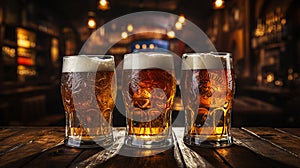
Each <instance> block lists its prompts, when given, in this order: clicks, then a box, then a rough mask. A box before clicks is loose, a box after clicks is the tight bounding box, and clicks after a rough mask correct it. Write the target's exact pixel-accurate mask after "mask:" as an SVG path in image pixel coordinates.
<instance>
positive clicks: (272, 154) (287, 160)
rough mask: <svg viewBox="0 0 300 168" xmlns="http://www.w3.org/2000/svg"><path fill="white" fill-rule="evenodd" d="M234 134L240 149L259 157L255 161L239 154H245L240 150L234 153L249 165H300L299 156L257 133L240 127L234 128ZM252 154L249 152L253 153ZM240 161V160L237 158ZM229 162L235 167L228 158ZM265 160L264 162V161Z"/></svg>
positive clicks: (235, 141)
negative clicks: (260, 136) (258, 135)
mask: <svg viewBox="0 0 300 168" xmlns="http://www.w3.org/2000/svg"><path fill="white" fill-rule="evenodd" d="M232 130H233V131H232V135H233V137H234V143H235V145H236V146H238V148H240V150H244V152H247V153H248V154H247V155H254V156H251V157H259V158H260V159H258V161H255V160H253V159H251V158H241V157H240V156H238V155H244V156H245V154H242V153H243V151H242V153H240V152H238V151H236V153H235V154H232V156H231V157H234V155H235V156H236V157H237V158H240V159H241V160H243V161H244V162H245V163H248V166H247V165H245V166H247V167H249V166H250V167H251V166H252V167H253V166H255V167H256V166H260V165H263V166H265V167H299V165H300V159H299V158H298V157H295V156H294V155H291V154H290V153H288V152H286V151H284V150H282V149H280V148H278V147H276V146H274V145H273V144H271V143H269V142H267V141H265V140H264V139H261V138H259V137H257V135H253V134H251V133H249V132H247V131H246V130H244V129H243V130H240V129H232ZM250 151H251V152H252V154H249V153H251V152H250ZM222 155H226V153H225V152H223V154H222ZM237 161H238V160H237ZM228 162H229V163H230V164H232V165H233V167H235V166H236V165H235V163H232V162H233V161H231V160H230V159H228ZM262 162H263V163H262Z"/></svg>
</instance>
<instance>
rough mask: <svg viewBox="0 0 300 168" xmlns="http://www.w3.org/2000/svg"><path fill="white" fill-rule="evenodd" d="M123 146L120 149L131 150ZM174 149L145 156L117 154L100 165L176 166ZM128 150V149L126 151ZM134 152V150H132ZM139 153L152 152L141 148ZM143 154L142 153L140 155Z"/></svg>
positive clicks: (131, 166) (159, 167)
mask: <svg viewBox="0 0 300 168" xmlns="http://www.w3.org/2000/svg"><path fill="white" fill-rule="evenodd" d="M123 147H124V148H123V149H122V150H131V149H130V148H127V147H126V146H123ZM173 151H174V149H173V148H170V149H168V150H166V151H163V152H161V153H158V154H155V155H151V156H146V157H128V156H123V155H117V156H115V157H114V158H113V159H110V160H108V161H106V162H104V163H103V164H101V167H106V168H116V167H120V165H122V167H127V168H136V167H157V168H166V167H174V168H176V167H178V165H177V164H176V160H175V158H174V153H173ZM126 152H129V151H126ZM133 152H136V151H133ZM140 152H141V153H147V155H148V154H149V153H148V152H153V151H150V150H143V152H142V151H140ZM141 156H143V155H141Z"/></svg>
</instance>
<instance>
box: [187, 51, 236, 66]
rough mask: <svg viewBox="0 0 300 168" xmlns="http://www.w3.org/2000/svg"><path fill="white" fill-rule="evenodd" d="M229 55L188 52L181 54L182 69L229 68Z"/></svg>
mask: <svg viewBox="0 0 300 168" xmlns="http://www.w3.org/2000/svg"><path fill="white" fill-rule="evenodd" d="M230 64H231V62H230V55H229V54H225V55H219V54H213V53H188V54H183V56H182V69H183V70H188V69H229V68H230Z"/></svg>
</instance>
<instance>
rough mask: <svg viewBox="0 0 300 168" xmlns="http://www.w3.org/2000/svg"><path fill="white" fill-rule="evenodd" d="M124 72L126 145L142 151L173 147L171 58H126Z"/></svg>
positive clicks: (143, 55)
mask: <svg viewBox="0 0 300 168" xmlns="http://www.w3.org/2000/svg"><path fill="white" fill-rule="evenodd" d="M123 68H124V70H123V83H122V90H123V99H124V103H125V108H126V117H127V132H126V139H125V144H127V145H130V146H136V147H141V148H155V147H164V146H168V145H172V142H173V141H172V131H171V111H172V106H173V99H174V96H175V90H176V81H175V77H174V64H173V59H172V55H170V54H166V53H154V52H151V53H150V52H149V53H132V54H127V55H125V58H124V67H123Z"/></svg>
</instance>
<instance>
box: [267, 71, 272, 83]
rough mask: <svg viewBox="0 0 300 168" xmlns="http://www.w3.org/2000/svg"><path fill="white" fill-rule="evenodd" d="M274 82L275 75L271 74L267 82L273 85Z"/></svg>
mask: <svg viewBox="0 0 300 168" xmlns="http://www.w3.org/2000/svg"><path fill="white" fill-rule="evenodd" d="M273 81H274V74H272V73H270V74H268V75H267V82H268V83H271V82H273Z"/></svg>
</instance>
